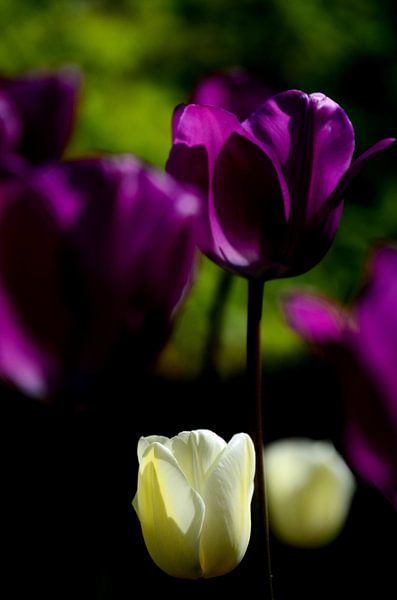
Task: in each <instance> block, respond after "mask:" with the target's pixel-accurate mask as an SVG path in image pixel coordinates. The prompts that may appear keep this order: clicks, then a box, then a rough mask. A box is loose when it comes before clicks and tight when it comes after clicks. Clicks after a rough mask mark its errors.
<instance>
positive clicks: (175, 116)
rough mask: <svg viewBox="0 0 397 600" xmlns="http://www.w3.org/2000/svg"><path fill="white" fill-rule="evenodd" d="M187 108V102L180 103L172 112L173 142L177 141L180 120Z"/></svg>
mask: <svg viewBox="0 0 397 600" xmlns="http://www.w3.org/2000/svg"><path fill="white" fill-rule="evenodd" d="M185 108H186V104H178V106H176V107H175V109H174V112H173V113H172V125H171V133H172V142H173V143H175V138H176V136H177V131H178V127H179V121H180V119H181V116H182V115H183V113H184V110H185Z"/></svg>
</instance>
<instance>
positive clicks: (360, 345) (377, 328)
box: [355, 247, 397, 429]
mask: <svg viewBox="0 0 397 600" xmlns="http://www.w3.org/2000/svg"><path fill="white" fill-rule="evenodd" d="M371 267H372V269H371V270H372V275H371V278H370V283H369V285H368V286H367V288H366V290H365V292H364V294H363V296H362V297H361V300H360V303H359V306H358V310H357V321H358V327H359V335H358V336H357V338H356V340H355V347H356V351H357V352H358V354H359V355H360V357H361V361H362V362H363V363H364V367H365V369H368V371H369V372H370V373H373V376H374V377H375V379H376V382H377V385H378V386H379V388H380V389H381V390H382V392H383V397H384V399H385V401H386V403H387V406H388V413H389V419H390V420H392V422H393V423H394V428H395V429H397V402H396V400H395V399H396V398H397V378H396V375H395V369H396V364H395V363H396V356H397V336H396V331H397V311H396V305H397V249H396V248H393V247H385V248H382V249H380V250H378V252H377V253H376V255H375V257H374V260H373V263H372V265H371Z"/></svg>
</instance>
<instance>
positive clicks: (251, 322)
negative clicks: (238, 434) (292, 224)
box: [247, 279, 274, 600]
mask: <svg viewBox="0 0 397 600" xmlns="http://www.w3.org/2000/svg"><path fill="white" fill-rule="evenodd" d="M263 292H264V281H262V280H257V279H250V280H249V281H248V324H247V379H248V389H249V400H250V402H252V403H253V405H254V407H255V411H254V414H255V422H254V425H253V427H252V433H253V440H254V446H255V453H256V472H255V493H256V504H257V510H258V518H259V531H258V546H259V551H260V555H261V557H262V559H263V568H264V569H265V570H266V576H265V577H266V582H267V584H266V585H267V588H268V590H267V591H269V596H268V597H269V598H270V599H271V600H273V598H274V595H273V582H272V570H271V560H270V536H269V518H268V509H267V494H266V481H265V473H264V467H263V429H262V423H263V415H262V404H263V403H262V361H261V335H260V326H261V318H262V305H263Z"/></svg>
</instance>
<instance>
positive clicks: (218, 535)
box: [200, 433, 255, 577]
mask: <svg viewBox="0 0 397 600" xmlns="http://www.w3.org/2000/svg"><path fill="white" fill-rule="evenodd" d="M254 474H255V451H254V445H253V443H252V441H251V438H250V437H249V436H248V435H247V434H245V433H239V434H237V435H235V436H233V438H232V439H231V440H230V442H229V444H228V445H227V447H226V448H225V449H224V451H223V452H222V454H221V455H220V457H219V459H218V462H217V464H216V465H215V466H214V468H213V470H212V472H211V474H210V475H209V477H208V480H207V485H206V488H205V492H204V494H203V500H204V502H205V508H206V513H205V519H204V525H203V531H202V534H201V544H200V563H201V568H202V570H203V576H204V577H215V576H217V575H223V574H224V573H228V572H229V571H231V570H232V569H234V567H236V566H237V565H238V564H239V562H240V561H241V559H242V558H243V556H244V554H245V551H246V549H247V546H248V542H249V538H250V534H251V499H252V494H253V490H254Z"/></svg>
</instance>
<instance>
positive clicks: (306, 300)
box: [283, 292, 346, 345]
mask: <svg viewBox="0 0 397 600" xmlns="http://www.w3.org/2000/svg"><path fill="white" fill-rule="evenodd" d="M283 306H284V311H285V315H286V317H287V322H288V324H289V325H290V327H292V329H293V330H294V331H296V333H298V334H299V335H301V336H302V337H304V338H305V339H306V340H307V341H308V342H311V343H314V344H319V345H323V344H329V343H333V342H339V341H341V337H342V335H343V331H344V328H345V326H346V315H345V313H344V312H343V311H342V309H341V308H340V307H339V306H337V305H335V304H333V303H332V302H330V301H329V300H326V299H325V298H322V297H321V296H315V295H313V294H308V293H298V292H294V293H291V294H289V295H288V296H286V298H285V299H284V301H283Z"/></svg>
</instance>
